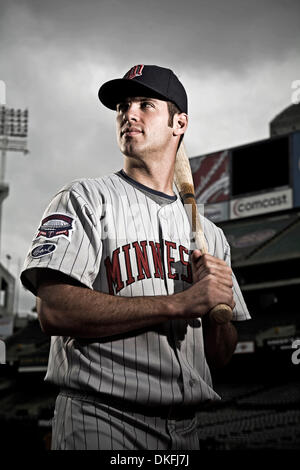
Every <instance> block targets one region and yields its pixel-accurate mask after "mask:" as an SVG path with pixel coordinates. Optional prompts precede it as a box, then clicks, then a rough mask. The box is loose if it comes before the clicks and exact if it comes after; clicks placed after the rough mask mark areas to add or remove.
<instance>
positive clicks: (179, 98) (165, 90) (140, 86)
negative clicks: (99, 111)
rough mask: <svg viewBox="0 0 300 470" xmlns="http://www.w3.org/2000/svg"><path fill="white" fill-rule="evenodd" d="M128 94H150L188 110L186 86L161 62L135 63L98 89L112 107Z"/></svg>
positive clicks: (183, 110)
mask: <svg viewBox="0 0 300 470" xmlns="http://www.w3.org/2000/svg"><path fill="white" fill-rule="evenodd" d="M129 96H148V97H151V98H158V99H162V100H164V101H172V102H173V103H174V104H176V106H177V107H178V108H179V110H180V111H181V112H182V113H187V112H188V100H187V94H186V91H185V89H184V86H183V85H182V83H181V82H180V81H179V79H178V78H177V77H176V75H175V74H174V72H172V70H170V69H166V68H164V67H159V66H158V65H142V64H139V65H135V66H134V67H132V68H131V69H130V70H129V71H128V72H127V73H126V74H125V75H124V77H123V78H117V79H115V80H110V81H109V82H106V83H104V84H103V85H102V86H101V88H100V90H99V92H98V97H99V100H100V101H101V103H102V104H104V106H106V107H107V108H109V109H113V110H115V109H116V106H117V104H118V103H120V102H121V101H122V100H124V98H127V97H129Z"/></svg>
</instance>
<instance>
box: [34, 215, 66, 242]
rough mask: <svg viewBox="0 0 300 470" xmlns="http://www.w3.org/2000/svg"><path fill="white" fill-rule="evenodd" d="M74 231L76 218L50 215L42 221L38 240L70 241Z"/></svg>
mask: <svg viewBox="0 0 300 470" xmlns="http://www.w3.org/2000/svg"><path fill="white" fill-rule="evenodd" d="M73 230H74V218H73V217H70V216H69V215H66V214H58V213H56V214H50V215H48V216H47V217H45V218H44V219H43V220H42V223H41V225H40V227H39V229H38V233H37V235H36V238H40V237H45V238H58V237H64V238H66V239H67V240H70V238H71V233H72V231H73Z"/></svg>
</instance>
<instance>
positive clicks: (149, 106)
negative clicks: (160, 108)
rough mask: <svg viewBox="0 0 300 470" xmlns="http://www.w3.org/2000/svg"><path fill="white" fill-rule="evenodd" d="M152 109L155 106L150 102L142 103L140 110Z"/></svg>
mask: <svg viewBox="0 0 300 470" xmlns="http://www.w3.org/2000/svg"><path fill="white" fill-rule="evenodd" d="M154 107H155V106H154V104H153V103H152V102H151V101H143V102H142V103H141V108H145V109H147V108H154Z"/></svg>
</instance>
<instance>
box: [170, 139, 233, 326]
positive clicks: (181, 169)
mask: <svg viewBox="0 0 300 470" xmlns="http://www.w3.org/2000/svg"><path fill="white" fill-rule="evenodd" d="M174 182H175V184H176V187H177V189H178V191H179V194H180V196H181V198H182V200H183V203H184V205H185V206H186V209H188V210H187V215H188V217H189V219H190V224H191V228H192V232H193V234H195V235H194V236H195V244H196V247H197V248H198V249H199V250H201V251H202V253H203V254H205V253H208V249H207V244H206V240H205V237H204V232H203V229H202V226H201V220H200V215H199V212H198V208H197V203H196V199H195V188H194V181H193V176H192V170H191V166H190V162H189V159H188V156H187V153H186V151H185V148H184V145H183V142H182V143H181V145H180V147H179V149H178V151H177V155H176V162H175V173H174ZM209 315H211V316H212V318H213V319H214V321H215V322H217V323H227V322H228V321H230V320H231V319H232V310H231V308H230V307H229V305H226V304H219V305H216V306H215V307H213V308H212V309H211V310H210V312H209Z"/></svg>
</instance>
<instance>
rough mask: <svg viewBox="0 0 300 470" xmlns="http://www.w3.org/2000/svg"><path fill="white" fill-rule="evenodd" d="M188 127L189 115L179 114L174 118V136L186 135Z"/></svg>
mask: <svg viewBox="0 0 300 470" xmlns="http://www.w3.org/2000/svg"><path fill="white" fill-rule="evenodd" d="M187 126H188V115H187V114H185V113H180V114H179V113H178V114H175V115H174V118H173V135H182V134H184V133H185V131H186V129H187Z"/></svg>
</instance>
